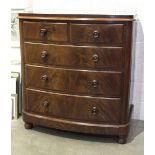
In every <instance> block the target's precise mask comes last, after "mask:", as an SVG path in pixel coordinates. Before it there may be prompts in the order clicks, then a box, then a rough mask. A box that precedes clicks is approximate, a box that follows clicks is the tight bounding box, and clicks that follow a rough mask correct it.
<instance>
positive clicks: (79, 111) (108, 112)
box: [26, 89, 120, 123]
mask: <svg viewBox="0 0 155 155" xmlns="http://www.w3.org/2000/svg"><path fill="white" fill-rule="evenodd" d="M26 93H27V98H26V100H27V101H26V105H27V107H26V108H27V111H28V112H32V113H37V114H41V115H46V116H52V117H56V118H63V119H72V120H79V121H83V122H84V121H87V122H95V123H97V122H110V123H118V122H119V120H120V99H103V98H95V97H81V96H76V95H65V94H58V93H47V92H43V91H42V92H40V91H34V90H30V89H27V91H26Z"/></svg>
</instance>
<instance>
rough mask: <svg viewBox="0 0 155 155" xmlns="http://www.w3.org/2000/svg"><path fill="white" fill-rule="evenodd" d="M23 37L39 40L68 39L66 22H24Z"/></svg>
mask: <svg viewBox="0 0 155 155" xmlns="http://www.w3.org/2000/svg"><path fill="white" fill-rule="evenodd" d="M23 37H24V39H28V40H38V41H62V42H66V41H67V24H66V23H44V22H42V23H41V22H23Z"/></svg>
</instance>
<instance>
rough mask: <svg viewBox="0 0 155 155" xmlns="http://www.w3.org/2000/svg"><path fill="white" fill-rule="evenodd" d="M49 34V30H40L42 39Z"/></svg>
mask: <svg viewBox="0 0 155 155" xmlns="http://www.w3.org/2000/svg"><path fill="white" fill-rule="evenodd" d="M47 32H48V30H47V29H40V36H41V37H44V36H46V34H47Z"/></svg>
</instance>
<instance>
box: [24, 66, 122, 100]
mask: <svg viewBox="0 0 155 155" xmlns="http://www.w3.org/2000/svg"><path fill="white" fill-rule="evenodd" d="M25 76H26V79H27V80H26V86H27V87H30V88H38V89H46V90H57V91H65V92H68V93H81V94H88V95H89V94H90V95H103V96H106V97H120V93H121V73H113V72H110V73H109V72H106V73H105V72H102V71H100V72H98V71H93V72H91V71H84V70H83V71H75V70H70V69H59V68H50V67H34V66H29V65H28V66H26V74H25Z"/></svg>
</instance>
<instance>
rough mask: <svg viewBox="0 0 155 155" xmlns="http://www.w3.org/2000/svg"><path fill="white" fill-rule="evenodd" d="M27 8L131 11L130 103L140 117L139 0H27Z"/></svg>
mask: <svg viewBox="0 0 155 155" xmlns="http://www.w3.org/2000/svg"><path fill="white" fill-rule="evenodd" d="M27 2H28V3H27V4H28V6H27V7H29V8H28V10H31V11H32V10H33V11H35V12H47V13H58V14H59V13H72V14H74V13H77V14H134V15H135V17H136V19H137V21H136V22H135V26H134V39H133V55H132V57H133V59H132V60H133V61H132V74H131V95H130V103H132V104H134V111H133V115H132V117H133V118H135V119H141V120H143V119H144V97H143V96H144V88H143V87H144V75H143V74H144V70H143V67H144V35H143V27H144V11H143V0H77V1H75V0H28V1H27Z"/></svg>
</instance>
